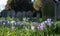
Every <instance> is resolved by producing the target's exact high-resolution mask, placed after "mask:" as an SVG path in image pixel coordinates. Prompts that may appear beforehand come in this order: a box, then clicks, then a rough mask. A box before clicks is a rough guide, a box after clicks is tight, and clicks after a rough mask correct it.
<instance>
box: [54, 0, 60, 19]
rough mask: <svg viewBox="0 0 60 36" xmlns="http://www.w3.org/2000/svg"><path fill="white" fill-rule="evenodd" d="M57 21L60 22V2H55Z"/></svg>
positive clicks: (58, 0) (59, 0)
mask: <svg viewBox="0 0 60 36" xmlns="http://www.w3.org/2000/svg"><path fill="white" fill-rule="evenodd" d="M54 4H55V19H57V20H60V0H55V3H54Z"/></svg>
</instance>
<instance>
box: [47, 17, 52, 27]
mask: <svg viewBox="0 0 60 36" xmlns="http://www.w3.org/2000/svg"><path fill="white" fill-rule="evenodd" d="M51 22H52V21H51V19H50V18H48V19H47V24H48V25H49V26H51Z"/></svg>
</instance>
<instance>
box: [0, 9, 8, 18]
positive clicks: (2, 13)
mask: <svg viewBox="0 0 60 36" xmlns="http://www.w3.org/2000/svg"><path fill="white" fill-rule="evenodd" d="M7 12H8V11H7V10H3V11H2V12H1V14H0V15H1V16H2V17H5V18H6V17H7Z"/></svg>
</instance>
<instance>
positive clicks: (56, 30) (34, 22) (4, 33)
mask: <svg viewBox="0 0 60 36" xmlns="http://www.w3.org/2000/svg"><path fill="white" fill-rule="evenodd" d="M59 34H60V22H59V21H58V22H57V21H52V19H51V18H48V19H46V20H44V21H43V19H41V18H19V19H18V18H10V17H7V18H3V17H2V18H0V36H60V35H59Z"/></svg>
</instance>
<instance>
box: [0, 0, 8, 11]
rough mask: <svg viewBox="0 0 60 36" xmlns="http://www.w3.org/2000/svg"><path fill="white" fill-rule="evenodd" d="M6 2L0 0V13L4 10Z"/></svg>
mask: <svg viewBox="0 0 60 36" xmlns="http://www.w3.org/2000/svg"><path fill="white" fill-rule="evenodd" d="M7 1H8V0H0V12H1V11H2V10H4V9H5V5H6V4H7Z"/></svg>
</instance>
